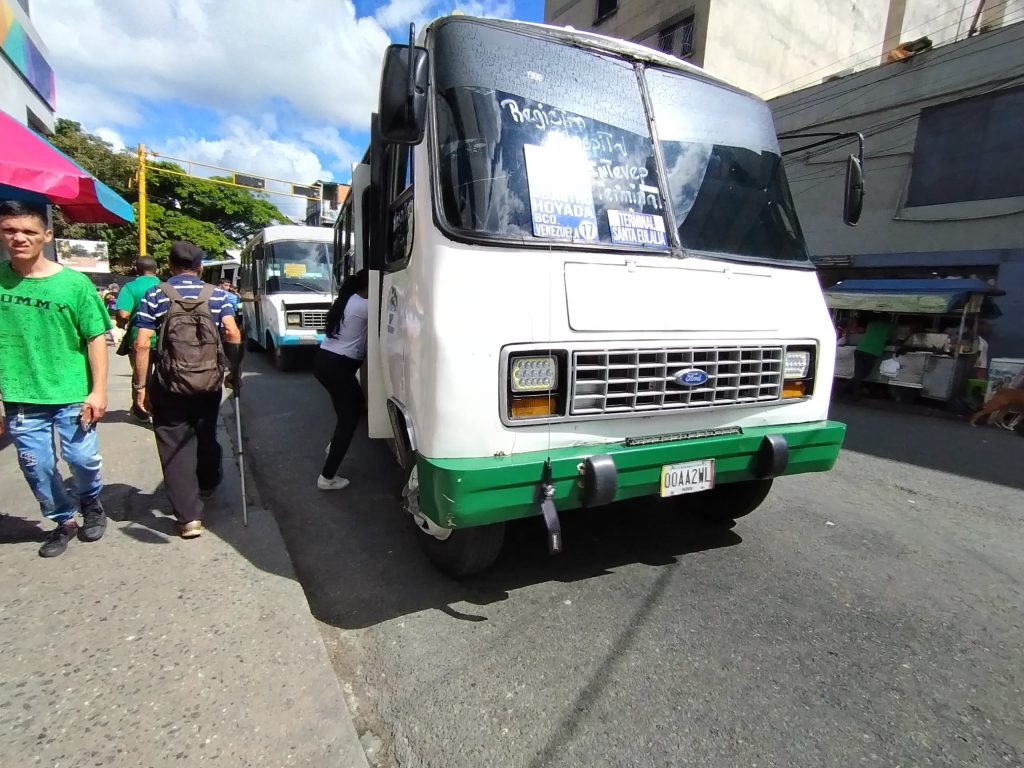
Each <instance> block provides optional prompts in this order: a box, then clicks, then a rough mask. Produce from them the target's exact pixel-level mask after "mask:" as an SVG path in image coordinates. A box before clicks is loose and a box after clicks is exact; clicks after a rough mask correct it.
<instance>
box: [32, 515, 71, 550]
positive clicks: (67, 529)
mask: <svg viewBox="0 0 1024 768" xmlns="http://www.w3.org/2000/svg"><path fill="white" fill-rule="evenodd" d="M77 532H78V523H76V522H74V521H69V522H66V523H62V524H61V525H58V526H57V527H56V528H54V529H53V530H52V531H50V533H49V534H47V536H46V541H44V542H43V546H41V547H40V548H39V556H40V557H56V556H57V555H63V554H64V550H66V549H67V548H68V542H69V541H71V539H72V538H73V537H74V535H75V533H77Z"/></svg>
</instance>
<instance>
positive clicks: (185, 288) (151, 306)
mask: <svg viewBox="0 0 1024 768" xmlns="http://www.w3.org/2000/svg"><path fill="white" fill-rule="evenodd" d="M167 282H168V283H170V284H171V285H173V286H174V287H175V288H177V289H178V293H180V294H181V295H182V297H184V298H186V299H194V298H197V297H198V296H199V292H200V291H202V290H203V286H204V285H206V283H204V282H203V281H202V280H200V279H199V278H198V277H196V276H195V275H175V276H174V277H172V278H171V279H170V280H168V281H167ZM170 306H171V300H170V299H169V298H167V294H165V293H164V292H163V291H161V290H160V287H159V286H156V287H154V288H150V289H149V290H148V291H147V292H146V295H145V297H144V298H143V299H142V303H141V304H139V311H138V313H137V314H136V316H135V317H136V321H135V322H136V325H138V327H139V328H148V329H149V330H151V331H155V330H157V328H159V327H160V323H161V322H163V319H164V315H166V314H167V310H168V309H169V308H170ZM210 314H211V315H213V321H214V322H215V323H216V324H217V327H218V328H219V329H220V330H221V331H223V330H224V323H223V322H222V319H223V318H225V317H234V316H235V308H234V307H233V306H232V305H231V302H230V301H229V300H228V296H227V293H226V292H225V291H223V290H222V289H220V288H214V289H213V295H212V296H211V297H210Z"/></svg>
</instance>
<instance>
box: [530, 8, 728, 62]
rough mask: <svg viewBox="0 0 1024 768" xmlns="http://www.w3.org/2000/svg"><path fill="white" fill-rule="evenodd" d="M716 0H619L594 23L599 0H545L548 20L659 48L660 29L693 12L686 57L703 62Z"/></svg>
mask: <svg viewBox="0 0 1024 768" xmlns="http://www.w3.org/2000/svg"><path fill="white" fill-rule="evenodd" d="M712 2H717V0H691V2H686V1H685V0H684V1H683V2H681V3H666V2H664V0H619V9H618V10H617V11H616V12H615V13H614V14H612V15H611V16H609V17H607V18H606V19H604V20H603V21H601V22H600V23H599V24H595V23H594V21H595V16H596V13H597V0H545V6H544V20H545V22H547V23H548V24H557V25H558V26H563V27H574V28H576V29H590V30H593V31H595V32H600V33H601V34H602V35H608V36H609V37H618V38H621V39H623V40H633V41H635V42H638V43H641V44H643V45H647V46H650V47H652V48H656V47H657V44H658V30H660V29H662V28H663V27H665V26H668V25H669V24H671V23H673V22H674V21H677V20H682V19H684V18H686V17H687V16H689V15H691V14H692V15H693V16H694V22H695V32H694V40H693V48H694V53H693V56H692V57H691V58H689V59H687V61H690V62H691V63H693V64H696V65H698V66H701V65H702V64H703V60H704V59H703V53H704V48H705V39H706V36H707V33H708V28H709V16H708V14H709V11H710V8H711V5H712Z"/></svg>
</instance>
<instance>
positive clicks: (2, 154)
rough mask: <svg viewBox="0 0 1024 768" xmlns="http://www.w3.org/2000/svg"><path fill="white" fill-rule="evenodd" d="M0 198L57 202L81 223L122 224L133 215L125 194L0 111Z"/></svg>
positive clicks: (128, 220) (66, 214)
mask: <svg viewBox="0 0 1024 768" xmlns="http://www.w3.org/2000/svg"><path fill="white" fill-rule="evenodd" d="M0 200H23V201H26V202H31V203H36V204H37V205H46V204H47V203H49V204H51V205H56V206H60V210H61V212H62V213H63V214H64V218H66V219H67V220H68V221H75V222H81V223H86V222H88V223H103V224H124V223H127V222H130V221H134V220H135V214H134V212H133V211H132V206H131V204H130V203H129V202H128V201H127V200H125V199H124V198H122V197H121V196H120V195H118V194H117V193H116V192H115V191H114V190H112V189H111V188H110V187H108V186H107V185H106V184H104V183H103V182H101V181H99V180H97V179H96V178H94V177H93V176H91V175H90V174H89V173H88V172H87V171H85V170H83V169H82V168H81V167H79V166H78V165H77V164H76V163H75V162H74V161H73V160H72V159H71V158H70V157H68V156H67V155H65V154H64V153H63V152H61V151H60V150H59V149H57V148H56V147H54V146H53V145H52V144H50V143H49V142H48V141H46V139H44V138H42V137H41V136H39V135H38V134H37V133H35V132H34V131H32V130H30V129H29V128H26V127H25V126H24V125H22V124H21V123H19V122H18V121H16V120H15V119H14V118H13V117H11V116H10V115H8V114H7V113H6V112H3V111H0Z"/></svg>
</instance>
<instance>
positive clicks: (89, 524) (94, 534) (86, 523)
mask: <svg viewBox="0 0 1024 768" xmlns="http://www.w3.org/2000/svg"><path fill="white" fill-rule="evenodd" d="M106 530H107V513H106V512H104V511H103V505H102V504H101V503H100V500H99V499H93V500H92V501H87V502H85V503H84V504H82V526H81V528H79V529H78V538H80V539H81V540H82V541H99V540H100V539H102V538H103V534H104V533H105V532H106Z"/></svg>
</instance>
